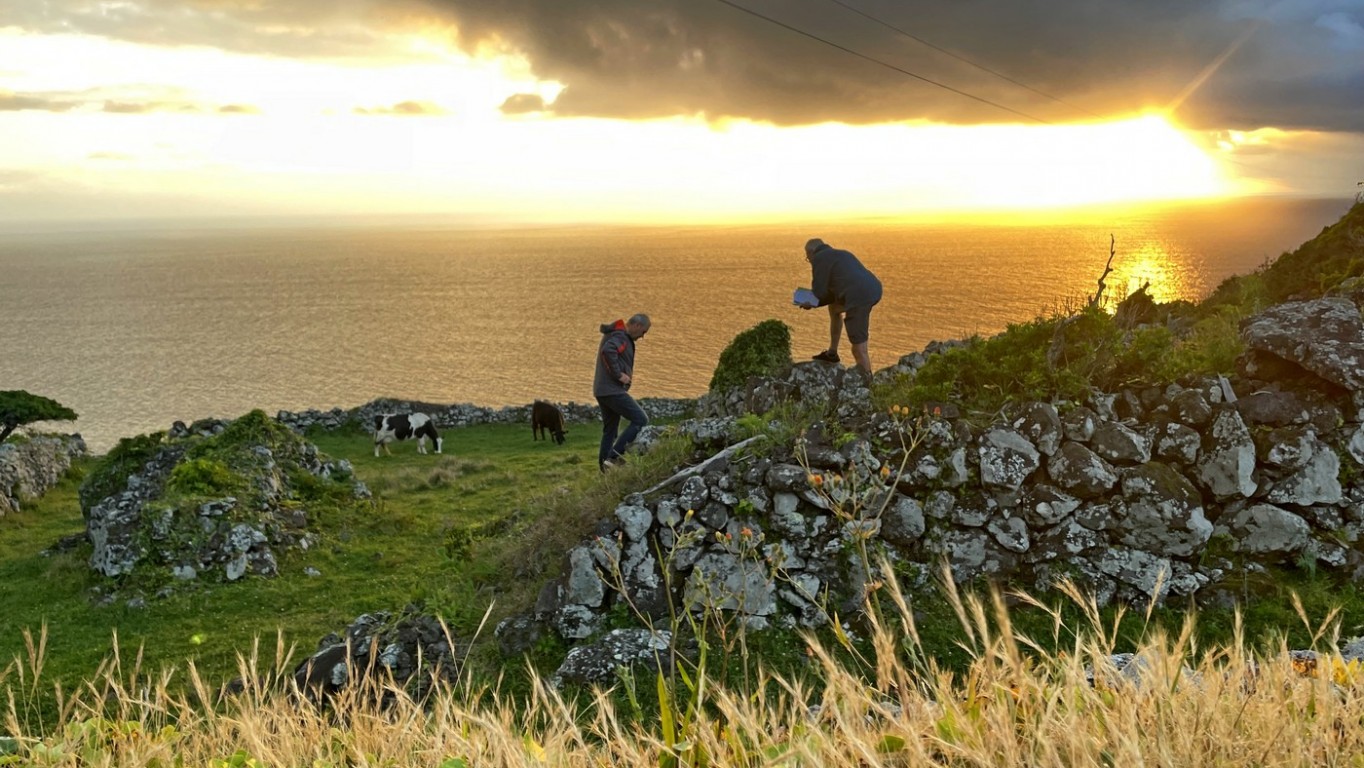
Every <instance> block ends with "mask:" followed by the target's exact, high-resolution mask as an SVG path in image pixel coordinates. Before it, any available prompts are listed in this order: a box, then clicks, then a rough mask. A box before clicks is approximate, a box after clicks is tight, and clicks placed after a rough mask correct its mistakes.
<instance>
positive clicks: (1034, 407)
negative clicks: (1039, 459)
mask: <svg viewBox="0 0 1364 768" xmlns="http://www.w3.org/2000/svg"><path fill="white" fill-rule="evenodd" d="M1013 428H1014V429H1016V430H1018V432H1019V434H1021V435H1023V437H1025V438H1027V439H1028V440H1029V441H1030V442H1031V443H1032V444H1033V445H1035V446H1036V447H1037V450H1039V451H1041V452H1042V453H1043V454H1044V455H1047V456H1050V455H1052V454H1054V453H1056V449H1057V448H1060V447H1061V440H1062V439H1063V438H1064V437H1065V434H1064V430H1063V429H1062V426H1061V417H1060V416H1059V415H1058V414H1057V413H1056V408H1055V407H1053V406H1052V405H1051V404H1050V403H1031V404H1029V405H1028V406H1027V407H1025V408H1024V409H1023V412H1022V413H1021V414H1020V415H1019V416H1018V418H1016V419H1014V420H1013Z"/></svg>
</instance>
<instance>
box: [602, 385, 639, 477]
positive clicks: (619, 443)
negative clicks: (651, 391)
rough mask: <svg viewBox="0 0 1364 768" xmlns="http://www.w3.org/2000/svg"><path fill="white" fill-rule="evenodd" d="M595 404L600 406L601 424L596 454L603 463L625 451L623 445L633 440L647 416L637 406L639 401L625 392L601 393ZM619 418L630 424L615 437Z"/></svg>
mask: <svg viewBox="0 0 1364 768" xmlns="http://www.w3.org/2000/svg"><path fill="white" fill-rule="evenodd" d="M597 405H599V406H601V425H602V429H601V451H600V453H599V454H598V456H597V463H599V464H605V463H606V460H607V459H617V458H620V456H621V455H622V454H624V453H625V447H626V446H627V445H629V444H630V443H633V442H634V441H635V438H636V437H638V436H639V431H640V430H641V429H643V428H644V425H645V424H648V423H649V417H648V416H647V415H645V413H644V409H643V408H640V407H639V403H636V402H635V399H634V398H633V397H630V396H629V395H627V394H625V393H621V394H619V395H601V396H599V397H598V398H597ZM621 419H625V420H626V421H628V422H630V426H629V427H627V428H626V430H625V432H624V433H623V434H622V435H621V436H620V437H619V438H617V437H616V432H618V431H619V430H620V420H621Z"/></svg>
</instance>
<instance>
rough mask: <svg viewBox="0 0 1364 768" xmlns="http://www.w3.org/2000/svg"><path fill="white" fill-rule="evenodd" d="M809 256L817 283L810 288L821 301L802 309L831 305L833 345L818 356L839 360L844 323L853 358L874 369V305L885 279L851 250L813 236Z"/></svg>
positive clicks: (817, 356)
mask: <svg viewBox="0 0 1364 768" xmlns="http://www.w3.org/2000/svg"><path fill="white" fill-rule="evenodd" d="M805 260H806V261H808V262H810V270H811V272H812V273H813V278H812V280H813V284H812V285H811V286H810V291H811V292H812V293H814V294H815V297H816V298H818V299H819V303H818V304H803V305H801V307H802V309H814V308H815V307H828V308H829V348H828V349H826V350H824V351H823V352H820V353H819V354H817V355H815V359H816V360H823V361H825V362H829V363H837V362H839V358H838V341H839V339H840V338H841V337H842V335H843V327H844V326H845V325H846V326H847V328H848V341H849V342H851V343H852V351H853V359H854V360H856V361H857V367H859V368H861V369H862V370H864V371H866V372H867V373H869V374H870V373H871V356H870V355H869V354H867V338H868V335H869V331H870V328H871V308H872V307H874V306H876V303H877V302H879V301H880V300H881V281H880V280H877V279H876V275H873V274H872V273H871V270H869V269H867V268H866V267H864V266H862V262H860V261H858V260H857V257H856V256H854V255H852V253H850V252H849V251H841V250H839V249H837V248H832V247H830V246H829V244H828V243H826V242H824V241H823V240H820V239H819V238H817V237H816V238H813V239H811V240H810V241H809V242H807V243H806V244H805Z"/></svg>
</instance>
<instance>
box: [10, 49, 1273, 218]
mask: <svg viewBox="0 0 1364 768" xmlns="http://www.w3.org/2000/svg"><path fill="white" fill-rule="evenodd" d="M0 34H3V36H4V38H5V46H4V47H3V49H0V50H3V53H0V71H4V72H5V76H6V78H7V80H8V81H9V82H10V83H11V88H12V90H13V91H14V92H19V91H30V92H44V93H53V94H62V96H58V97H56V100H58V101H60V99H62V98H65V99H66V101H65V102H62V103H58V104H55V105H54V106H53V107H52V108H50V109H48V110H46V111H42V110H39V111H20V112H12V113H9V116H8V117H7V120H8V126H9V127H8V130H7V134H8V135H9V136H11V137H12V138H13V139H14V140H12V141H9V142H6V144H5V146H3V147H0V165H4V166H6V167H10V168H12V169H19V170H22V171H24V172H27V173H32V174H42V175H43V177H44V178H45V179H46V180H47V182H46V183H45V184H44V186H43V187H42V188H41V189H39V190H37V191H36V193H35V194H33V195H29V196H27V197H24V198H21V199H19V198H16V199H15V200H14V201H13V203H14V204H13V205H12V206H10V207H9V210H10V212H11V213H12V214H13V215H21V214H28V215H30V216H34V217H42V218H48V217H53V216H57V215H64V216H75V217H82V216H84V217H100V218H105V217H108V216H111V215H122V214H128V213H135V212H147V211H155V212H158V213H160V214H163V215H180V214H186V215H188V214H196V213H199V214H203V213H209V212H231V213H234V214H258V213H271V214H288V213H294V214H311V215H316V214H323V213H341V214H356V213H366V214H381V215H382V214H400V213H441V212H447V213H458V214H461V215H466V216H473V217H485V218H491V219H507V220H520V219H524V220H531V221H543V222H555V221H599V222H609V221H617V222H650V221H652V222H659V223H664V222H717V223H719V222H736V221H746V220H754V219H758V220H783V219H790V218H811V217H814V218H836V217H848V216H858V217H867V216H869V217H880V218H885V217H890V218H903V217H921V216H924V215H934V214H942V215H948V214H963V213H971V212H977V213H984V212H994V213H1005V212H1008V211H1014V212H1018V213H1022V212H1025V211H1033V212H1043V211H1046V210H1048V209H1054V208H1061V207H1074V206H1087V205H1096V204H1114V203H1133V202H1151V201H1162V200H1188V199H1200V198H1212V197H1219V196H1224V195H1229V194H1234V193H1237V192H1240V191H1244V190H1245V189H1246V188H1247V185H1245V184H1244V183H1240V182H1235V181H1231V180H1229V179H1227V178H1224V177H1223V176H1222V174H1221V173H1219V167H1222V166H1220V165H1219V163H1218V162H1217V161H1215V160H1214V154H1212V153H1216V154H1220V155H1227V154H1229V153H1232V152H1235V151H1236V150H1237V149H1238V148H1240V147H1243V146H1247V145H1250V144H1251V143H1252V142H1260V143H1263V142H1266V141H1271V140H1278V139H1280V138H1281V137H1279V136H1273V135H1269V136H1268V137H1267V138H1266V136H1267V135H1266V134H1264V133H1263V132H1261V133H1258V134H1249V133H1245V132H1237V133H1235V134H1228V135H1226V136H1223V137H1221V138H1220V139H1218V140H1217V141H1216V142H1210V141H1205V140H1201V139H1200V138H1199V137H1197V136H1195V135H1194V134H1192V133H1190V132H1188V131H1185V130H1183V129H1181V128H1180V127H1178V126H1177V125H1175V124H1174V123H1172V122H1171V121H1170V120H1168V119H1166V118H1165V117H1162V116H1159V115H1156V114H1146V115H1142V116H1134V117H1130V118H1124V119H1117V120H1110V121H1092V122H1085V123H1072V124H1056V125H1038V124H1021V123H1017V122H1014V123H1004V124H981V125H951V124H945V123H937V122H933V121H930V120H922V119H921V120H912V121H895V122H880V123H869V124H860V125H851V124H847V123H843V122H835V121H826V122H819V123H815V124H810V125H778V124H774V123H772V122H767V121H762V120H754V119H743V118H726V119H708V118H707V117H705V116H704V115H695V116H675V117H668V118H653V119H620V118H608V117H589V116H582V117H562V116H556V115H555V114H554V113H553V111H552V110H553V109H554V108H555V107H556V99H558V98H560V97H561V94H562V93H564V88H563V84H562V83H559V82H556V81H553V80H545V79H537V78H536V77H534V76H532V74H531V73H530V67H529V65H528V63H527V62H526V61H525V59H524V58H521V57H518V56H516V55H508V54H501V55H497V56H493V57H491V58H474V57H471V56H469V55H467V54H464V53H461V52H460V51H458V50H457V49H455V48H452V47H450V46H449V45H448V44H447V43H443V42H442V41H440V40H439V39H438V38H435V37H430V38H428V37H416V36H407V37H401V38H397V39H395V43H394V45H395V46H397V47H398V48H400V49H402V50H403V51H405V52H406V54H407V55H409V56H411V57H414V58H413V59H411V60H395V61H378V62H376V63H374V64H373V65H371V66H367V67H357V66H353V65H350V64H345V63H329V62H327V61H325V60H291V59H282V58H277V57H263V56H254V55H244V54H239V53H232V52H229V51H222V50H215V49H210V48H188V49H170V48H161V47H151V46H143V45H136V44H132V43H128V42H118V41H110V40H101V39H99V38H93V37H85V36H75V35H56V36H32V35H25V34H20V33H15V32H13V31H11V32H7V33H0ZM96 59H98V60H107V61H110V62H114V65H113V66H111V67H109V68H101V69H98V70H91V69H90V68H88V67H82V66H75V63H78V62H82V61H90V60H96ZM109 78H112V79H114V80H115V81H117V82H120V83H140V84H141V85H139V86H137V87H136V88H131V89H130V88H127V87H124V86H120V87H119V88H111V87H107V86H102V85H101V83H103V82H107V81H108V79H109ZM517 94H523V95H526V94H528V95H527V96H524V97H523V98H527V99H530V100H531V102H532V103H533V104H534V103H538V104H542V105H543V107H542V108H540V109H535V108H531V109H527V110H525V111H517V112H514V113H507V112H505V111H503V110H502V109H500V108H499V107H500V106H501V105H503V104H504V102H508V100H509V99H512V97H513V96H516V95H517ZM63 185H69V186H71V187H73V188H78V189H79V190H80V194H79V195H74V196H69V197H67V198H66V199H61V198H60V197H58V195H60V192H59V191H57V190H58V188H60V187H61V186H63ZM59 201H60V202H59Z"/></svg>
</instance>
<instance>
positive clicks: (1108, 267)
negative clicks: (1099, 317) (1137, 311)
mask: <svg viewBox="0 0 1364 768" xmlns="http://www.w3.org/2000/svg"><path fill="white" fill-rule="evenodd" d="M1116 242H1117V240H1116V239H1114V237H1113V234H1112V233H1111V232H1110V233H1109V235H1108V263H1107V264H1105V265H1104V273H1103V274H1102V275H1099V289H1098V290H1097V291H1095V292H1094V298H1092V299H1090V300H1089V306H1091V307H1098V306H1099V302H1100V301H1102V300H1103V296H1104V288H1105V286H1104V278H1106V277H1108V273H1109V272H1112V271H1113V255H1114V254H1115V253H1116V252H1117V250H1116V249H1115V248H1114V243H1116Z"/></svg>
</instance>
